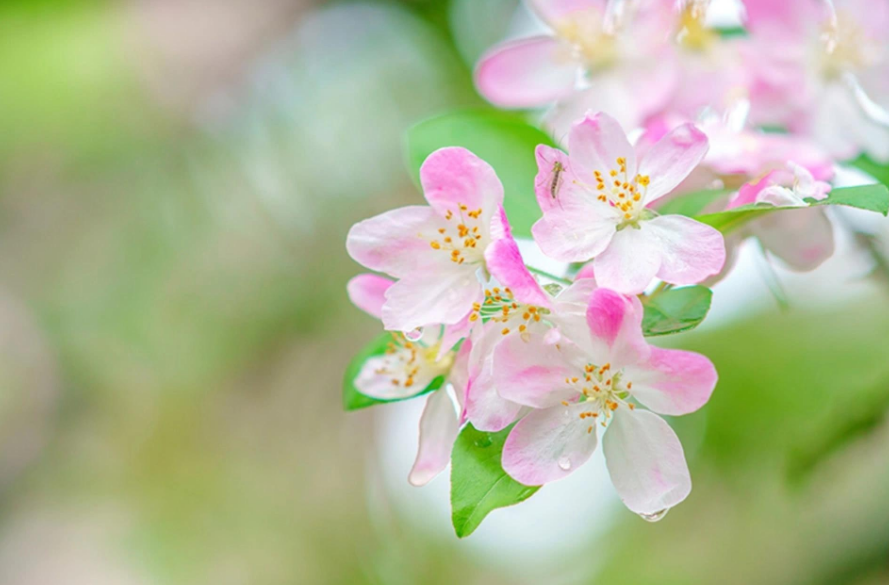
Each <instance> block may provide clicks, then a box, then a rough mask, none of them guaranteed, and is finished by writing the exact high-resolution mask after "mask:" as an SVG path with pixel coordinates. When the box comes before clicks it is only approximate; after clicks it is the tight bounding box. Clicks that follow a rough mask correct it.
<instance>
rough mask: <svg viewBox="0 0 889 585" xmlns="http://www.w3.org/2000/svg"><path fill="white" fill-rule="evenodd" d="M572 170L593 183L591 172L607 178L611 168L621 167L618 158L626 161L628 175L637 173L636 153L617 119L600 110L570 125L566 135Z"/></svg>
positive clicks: (588, 182)
mask: <svg viewBox="0 0 889 585" xmlns="http://www.w3.org/2000/svg"><path fill="white" fill-rule="evenodd" d="M568 153H569V155H570V156H571V169H572V171H573V172H574V174H575V175H576V176H577V177H578V178H579V179H581V180H583V181H584V182H585V183H587V184H588V185H595V184H596V179H595V175H594V171H599V172H600V173H602V175H603V176H604V177H605V178H606V179H607V178H608V174H609V172H610V171H611V170H620V169H619V165H618V163H617V159H618V158H623V159H625V160H626V169H627V175H628V176H629V178H631V179H632V178H633V176H634V175H635V174H636V152H635V151H634V150H633V147H632V146H631V145H630V141H629V140H627V135H626V133H625V132H624V130H623V128H621V127H620V124H618V123H617V120H615V119H614V118H612V117H611V116H609V115H608V114H605V113H602V112H599V113H598V114H594V115H588V116H587V117H586V118H584V119H583V120H581V121H580V122H578V123H577V124H575V125H574V126H573V127H572V128H571V134H570V135H569V136H568Z"/></svg>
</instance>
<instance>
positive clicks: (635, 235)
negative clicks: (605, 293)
mask: <svg viewBox="0 0 889 585" xmlns="http://www.w3.org/2000/svg"><path fill="white" fill-rule="evenodd" d="M648 223H651V222H650V221H648V222H642V226H643V227H642V229H636V228H634V227H627V228H625V229H622V230H621V231H619V232H617V233H615V234H614V238H613V239H612V240H611V244H610V245H609V246H608V249H606V250H605V251H604V252H603V253H602V254H600V255H599V256H597V257H596V261H595V262H594V263H593V266H594V267H595V270H596V280H597V281H598V283H599V286H601V287H603V288H610V289H612V290H616V291H617V292H619V293H623V294H633V295H635V294H639V293H641V292H642V291H644V290H645V289H646V288H647V287H648V285H649V284H651V281H652V280H653V279H654V276H655V274H657V271H658V269H659V268H660V266H661V245H660V242H659V241H658V240H657V239H656V238H655V237H653V236H652V234H651V233H650V232H649V230H646V229H645V225H646V224H648Z"/></svg>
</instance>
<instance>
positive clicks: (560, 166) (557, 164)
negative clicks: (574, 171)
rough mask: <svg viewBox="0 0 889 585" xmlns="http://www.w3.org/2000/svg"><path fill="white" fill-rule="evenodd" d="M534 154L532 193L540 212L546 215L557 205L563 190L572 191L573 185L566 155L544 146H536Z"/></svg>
mask: <svg viewBox="0 0 889 585" xmlns="http://www.w3.org/2000/svg"><path fill="white" fill-rule="evenodd" d="M534 154H535V156H536V157H537V177H536V178H535V179H534V193H535V194H536V195H537V204H538V205H540V209H541V211H543V212H544V213H546V212H547V211H549V210H550V209H552V208H553V207H554V206H555V205H556V204H557V202H558V201H559V199H560V197H561V193H562V192H563V191H564V190H566V189H568V190H574V189H575V185H574V183H573V181H572V180H571V173H570V171H569V162H568V155H567V154H565V153H564V152H562V151H561V150H559V149H558V148H551V147H549V146H547V145H545V144H540V145H538V146H537V149H536V150H535V151H534Z"/></svg>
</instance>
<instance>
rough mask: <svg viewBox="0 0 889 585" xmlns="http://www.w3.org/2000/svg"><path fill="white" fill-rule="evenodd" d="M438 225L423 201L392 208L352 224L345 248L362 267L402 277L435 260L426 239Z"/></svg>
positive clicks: (436, 218) (439, 221) (439, 220)
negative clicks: (420, 203) (421, 203)
mask: <svg viewBox="0 0 889 585" xmlns="http://www.w3.org/2000/svg"><path fill="white" fill-rule="evenodd" d="M440 225H441V219H440V218H439V217H438V216H437V215H436V213H435V212H434V211H433V210H432V209H430V208H429V207H426V206H425V205H422V206H420V205H414V206H410V207H401V208H399V209H393V210H392V211H388V212H386V213H383V214H380V215H377V216H376V217H372V218H370V219H366V220H364V221H360V222H358V223H356V224H355V225H353V226H352V229H350V230H349V235H348V236H347V238H346V250H347V251H348V252H349V256H351V257H352V259H353V260H355V261H356V262H358V263H359V264H361V265H363V266H364V267H365V268H369V269H370V270H376V271H378V272H385V273H387V274H390V275H392V276H394V277H396V278H401V277H403V276H407V275H408V274H410V273H411V272H413V271H414V270H416V269H417V268H418V267H422V266H428V265H429V263H430V262H432V261H435V258H432V259H431V260H430V257H431V256H433V255H431V254H429V252H434V250H433V249H432V248H431V247H430V246H429V242H430V240H432V239H434V238H435V237H436V236H437V235H438V233H437V231H436V230H438V228H439V227H440ZM422 236H427V237H422ZM439 256H442V259H445V260H446V258H444V256H443V255H441V254H439Z"/></svg>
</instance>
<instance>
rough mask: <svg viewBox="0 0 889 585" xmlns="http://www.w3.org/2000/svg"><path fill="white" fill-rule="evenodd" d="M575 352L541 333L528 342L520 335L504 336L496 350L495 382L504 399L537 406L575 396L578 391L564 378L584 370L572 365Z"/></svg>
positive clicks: (545, 405)
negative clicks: (545, 338) (550, 342)
mask: <svg viewBox="0 0 889 585" xmlns="http://www.w3.org/2000/svg"><path fill="white" fill-rule="evenodd" d="M576 351H577V350H576V349H572V348H571V347H569V346H567V345H560V346H559V347H556V346H555V345H549V344H547V343H545V342H544V341H543V339H542V338H540V337H539V336H536V337H531V339H530V340H528V341H524V340H523V339H522V338H521V336H518V335H508V336H504V339H503V340H502V341H501V342H500V343H499V344H497V348H496V349H495V350H494V384H495V385H496V387H497V390H498V392H499V393H500V396H502V397H503V398H505V399H507V400H510V401H512V402H517V403H519V404H523V405H526V406H531V407H534V408H548V407H550V406H554V405H556V404H559V403H560V402H561V401H563V400H571V399H575V398H576V397H577V395H578V393H577V390H575V389H572V388H571V387H569V386H568V385H567V384H566V383H565V378H570V377H572V376H577V375H579V372H582V369H581V367H576V368H575V367H572V366H571V365H570V360H571V358H573V357H574V352H576Z"/></svg>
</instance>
